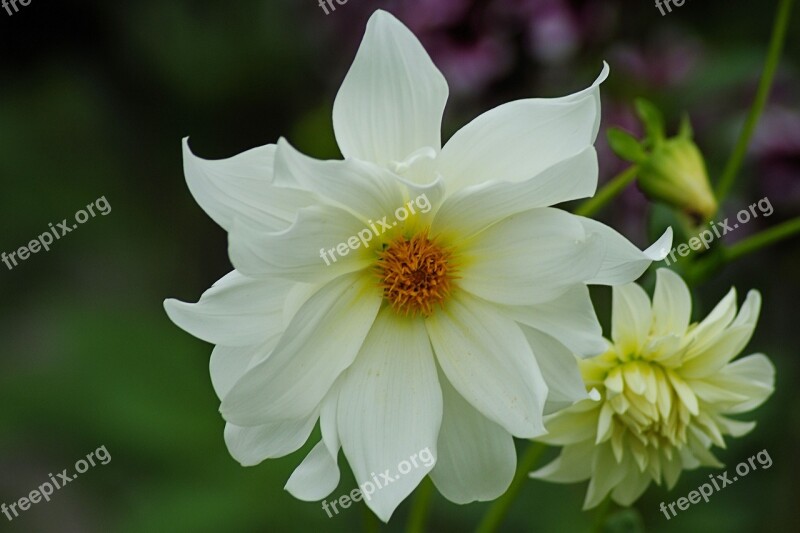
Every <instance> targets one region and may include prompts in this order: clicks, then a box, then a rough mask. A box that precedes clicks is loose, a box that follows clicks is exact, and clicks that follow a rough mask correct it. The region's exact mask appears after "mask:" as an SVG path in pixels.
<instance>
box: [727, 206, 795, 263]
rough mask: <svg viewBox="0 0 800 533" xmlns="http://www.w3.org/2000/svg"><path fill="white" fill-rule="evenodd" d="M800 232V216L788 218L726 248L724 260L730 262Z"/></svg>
mask: <svg viewBox="0 0 800 533" xmlns="http://www.w3.org/2000/svg"><path fill="white" fill-rule="evenodd" d="M798 233H800V217H798V218H793V219H792V220H787V221H786V222H783V223H781V224H778V225H777V226H773V227H771V228H769V229H766V230H764V231H762V232H761V233H757V234H755V235H753V236H752V237H748V238H747V239H744V240H743V241H740V242H737V243H736V244H734V245H733V246H731V247H729V248H726V249H725V250H724V262H725V263H730V262H731V261H733V260H735V259H738V258H740V257H742V256H743V255H747V254H750V253H753V252H755V251H756V250H760V249H761V248H764V247H766V246H769V245H771V244H775V243H776V242H778V241H781V240H783V239H786V238H789V237H791V236H793V235H796V234H798Z"/></svg>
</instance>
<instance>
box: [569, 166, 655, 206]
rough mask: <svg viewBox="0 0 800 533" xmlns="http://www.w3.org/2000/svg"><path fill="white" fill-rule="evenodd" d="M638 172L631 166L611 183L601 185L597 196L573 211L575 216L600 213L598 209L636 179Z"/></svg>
mask: <svg viewBox="0 0 800 533" xmlns="http://www.w3.org/2000/svg"><path fill="white" fill-rule="evenodd" d="M638 171H639V167H637V166H636V165H633V166H631V167H628V168H627V169H625V170H623V171H622V172H620V173H619V174H617V175H616V176H614V177H613V178H612V179H611V181H609V182H608V183H606V184H605V185H603V186H602V187H601V188H600V190H599V191H597V194H595V195H594V196H593V197H591V198H589V199H588V200H586V201H585V202H583V203H582V204H581V205H579V206H578V208H577V209H576V210H575V214H576V215H581V216H583V217H590V216H592V215H594V214H595V213H597V212H598V211H600V209H602V208H603V207H604V206H605V205H606V204H607V203H608V202H610V201H611V200H613V199H614V198H615V197H616V196H617V195H618V194H619V193H621V192H622V191H623V190H624V189H625V187H627V186H628V185H630V183H631V182H632V181H633V180H635V179H636V173H637V172H638Z"/></svg>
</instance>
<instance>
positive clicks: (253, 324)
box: [164, 270, 294, 346]
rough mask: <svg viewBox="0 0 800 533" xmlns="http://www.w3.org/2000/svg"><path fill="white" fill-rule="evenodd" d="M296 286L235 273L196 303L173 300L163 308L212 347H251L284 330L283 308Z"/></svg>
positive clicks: (208, 291)
mask: <svg viewBox="0 0 800 533" xmlns="http://www.w3.org/2000/svg"><path fill="white" fill-rule="evenodd" d="M293 285H294V284H293V283H292V282H290V281H285V280H257V279H252V278H248V277H245V276H243V275H242V274H241V273H239V272H237V271H235V270H234V271H233V272H230V273H228V274H227V275H225V276H224V277H222V278H221V279H220V280H219V281H217V282H216V283H214V285H213V286H212V287H211V288H210V289H208V290H207V291H206V292H204V293H203V295H202V296H201V297H200V301H198V302H197V303H195V304H190V303H185V302H181V301H178V300H174V299H168V300H166V301H164V309H165V310H166V312H167V315H168V316H169V318H170V320H172V321H173V322H174V323H175V324H176V325H177V326H178V327H180V328H182V329H184V330H185V331H187V332H189V333H191V334H192V335H194V336H195V337H197V338H199V339H203V340H204V341H206V342H210V343H212V344H224V345H227V346H248V345H252V344H259V343H263V342H265V341H267V340H268V339H270V338H271V337H273V336H274V335H277V334H279V333H280V332H281V331H282V330H283V326H284V324H283V305H284V302H285V300H286V296H287V294H288V293H289V291H290V290H291V288H292V286H293Z"/></svg>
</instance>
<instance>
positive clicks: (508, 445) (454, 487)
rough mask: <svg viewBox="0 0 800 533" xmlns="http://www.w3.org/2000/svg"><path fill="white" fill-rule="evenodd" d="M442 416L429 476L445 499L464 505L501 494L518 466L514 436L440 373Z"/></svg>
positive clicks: (487, 499)
mask: <svg viewBox="0 0 800 533" xmlns="http://www.w3.org/2000/svg"><path fill="white" fill-rule="evenodd" d="M439 382H440V383H441V385H442V394H443V396H444V415H443V418H442V429H441V431H440V432H439V444H438V454H439V457H438V460H437V462H436V466H435V467H434V469H433V470H432V471H431V479H432V480H433V483H434V484H435V485H436V488H437V489H439V492H441V493H442V495H443V496H444V497H445V498H447V499H448V500H450V501H452V502H455V503H458V504H465V503H470V502H474V501H481V502H483V501H489V500H493V499H495V498H497V497H499V496H500V495H501V494H503V493H504V492H505V491H506V489H508V486H509V485H510V484H511V480H512V479H513V478H514V470H515V469H516V465H517V451H516V449H515V448H514V439H513V438H512V437H511V434H510V433H509V432H508V431H506V430H505V429H503V428H502V427H501V426H499V425H497V424H496V423H494V422H492V421H491V420H489V419H488V418H486V417H485V416H483V415H482V414H481V413H480V412H478V411H477V410H476V409H475V408H474V407H472V406H471V405H470V404H469V403H468V402H467V401H466V400H464V398H462V397H461V395H460V394H459V393H458V392H457V391H456V390H455V389H454V388H453V386H452V385H451V384H450V383H449V382H448V381H447V379H446V378H445V377H443V376H440V379H439Z"/></svg>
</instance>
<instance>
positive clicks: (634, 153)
mask: <svg viewBox="0 0 800 533" xmlns="http://www.w3.org/2000/svg"><path fill="white" fill-rule="evenodd" d="M606 136H607V137H608V144H609V145H610V146H611V149H612V150H614V153H615V154H617V155H618V156H620V157H621V158H622V159H624V160H626V161H631V162H633V163H640V162H642V161H644V160H645V159H647V153H645V151H644V148H642V145H641V144H640V143H639V141H638V140H637V139H636V137H634V136H633V135H631V134H630V133H628V132H627V131H625V130H621V129H619V128H609V129H608V130H607V131H606Z"/></svg>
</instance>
